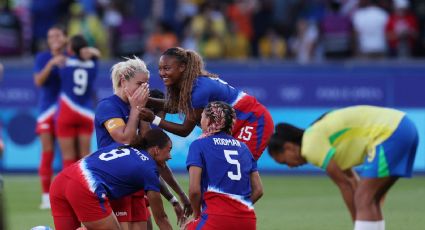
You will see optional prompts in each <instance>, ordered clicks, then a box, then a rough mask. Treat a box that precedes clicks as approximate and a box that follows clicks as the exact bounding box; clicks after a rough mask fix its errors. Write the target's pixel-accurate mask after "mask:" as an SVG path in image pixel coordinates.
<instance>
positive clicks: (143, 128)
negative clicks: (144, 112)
mask: <svg viewBox="0 0 425 230" xmlns="http://www.w3.org/2000/svg"><path fill="white" fill-rule="evenodd" d="M150 129H151V126H150V124H149V123H148V122H146V121H143V120H141V119H139V135H141V136H145V134H146V132H147V131H149V130H150Z"/></svg>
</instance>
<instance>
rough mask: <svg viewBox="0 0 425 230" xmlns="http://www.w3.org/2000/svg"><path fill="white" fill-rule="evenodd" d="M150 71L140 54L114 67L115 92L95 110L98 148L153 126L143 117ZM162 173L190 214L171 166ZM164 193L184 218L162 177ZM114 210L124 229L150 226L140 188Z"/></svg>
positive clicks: (118, 202)
mask: <svg viewBox="0 0 425 230" xmlns="http://www.w3.org/2000/svg"><path fill="white" fill-rule="evenodd" d="M149 75H150V73H149V71H148V69H147V67H146V65H145V63H144V62H143V61H142V60H140V59H139V58H137V57H134V58H131V59H127V60H126V61H122V62H119V63H117V64H115V65H114V66H113V67H112V75H111V79H112V86H113V90H114V95H112V96H110V97H107V98H104V99H102V100H101V101H100V102H99V104H98V106H97V108H96V113H95V129H96V137H97V144H98V147H104V146H107V145H109V144H111V143H114V142H116V143H122V144H125V143H129V142H130V140H132V139H133V138H134V137H135V136H136V135H143V133H145V132H146V131H147V130H149V129H150V127H149V123H147V122H144V121H142V120H140V118H139V110H140V109H141V108H142V107H144V106H145V104H146V101H147V97H148V95H149V89H148V84H147V83H148V81H149ZM159 172H160V174H161V176H162V177H164V178H165V179H166V182H167V183H168V184H169V185H170V186H171V187H172V188H173V190H174V191H176V192H177V194H179V197H180V200H181V201H182V202H183V204H185V209H186V212H187V213H190V202H189V199H188V198H187V196H186V194H185V193H184V192H183V190H182V189H181V187H180V186H179V184H178V183H177V181H176V179H175V178H174V176H173V174H172V172H171V169H170V168H169V167H168V166H167V165H166V164H164V165H163V167H159ZM161 193H162V194H163V195H164V197H166V198H167V199H168V200H169V201H170V202H171V203H172V205H173V208H174V210H175V211H176V214H177V217H178V219H179V220H181V218H182V217H183V212H182V211H181V206H180V203H179V202H178V200H177V199H176V198H175V197H174V196H173V195H172V193H171V192H169V190H168V188H167V186H166V185H165V184H164V183H163V181H162V179H161ZM112 209H113V210H114V212H115V213H121V214H124V213H126V215H117V217H118V221H119V222H120V224H121V226H123V228H126V227H125V226H129V225H130V223H131V226H133V227H136V226H139V227H136V228H142V229H144V228H146V226H145V225H146V224H147V223H146V222H147V221H148V220H149V219H150V218H149V212H148V209H147V208H146V203H145V200H144V192H143V191H140V192H138V193H136V194H133V195H131V196H128V197H124V198H122V199H120V200H116V201H113V202H112Z"/></svg>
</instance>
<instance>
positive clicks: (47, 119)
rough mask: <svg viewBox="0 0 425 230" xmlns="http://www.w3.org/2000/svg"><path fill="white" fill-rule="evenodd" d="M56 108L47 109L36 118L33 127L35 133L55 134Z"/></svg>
mask: <svg viewBox="0 0 425 230" xmlns="http://www.w3.org/2000/svg"><path fill="white" fill-rule="evenodd" d="M55 112H56V108H52V109H49V110H47V111H45V112H43V113H42V114H40V116H38V118H37V125H36V127H35V133H37V134H41V133H51V134H55V122H54V117H55Z"/></svg>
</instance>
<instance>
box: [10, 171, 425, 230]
mask: <svg viewBox="0 0 425 230" xmlns="http://www.w3.org/2000/svg"><path fill="white" fill-rule="evenodd" d="M178 179H179V181H180V183H182V185H183V186H184V188H185V189H186V188H187V179H186V177H185V176H179V178H178ZM262 179H263V184H264V190H265V193H264V196H263V198H262V199H261V200H260V201H259V202H258V203H257V204H256V206H255V209H256V213H257V218H258V222H257V226H258V229H264V230H274V229H276V230H280V229H289V230H292V229H293V230H296V229H300V230H306V229H314V230H319V229H326V230H339V229H352V224H351V220H350V218H349V215H348V212H347V211H346V209H345V206H344V204H343V202H342V199H341V197H340V195H339V192H338V190H337V188H336V186H334V185H333V184H332V182H331V181H330V180H329V179H328V178H326V177H322V176H283V175H279V176H263V177H262ZM4 180H5V202H6V207H5V208H6V209H5V213H6V215H7V222H8V228H7V229H9V230H29V229H30V228H31V227H33V226H37V225H49V226H53V220H52V218H51V216H50V212H49V211H41V210H39V209H38V205H39V202H40V186H39V183H38V178H37V177H36V176H35V175H26V176H11V175H8V176H5V177H4ZM186 191H187V189H186ZM166 207H167V213H168V214H169V217H170V219H171V220H172V222H173V223H174V224H175V215H174V213H173V212H172V211H171V209H169V208H170V207H169V205H168V203H167V204H166ZM384 214H385V217H386V225H387V229H388V230H403V229H406V230H408V229H425V177H423V176H418V177H415V178H413V179H409V180H407V179H404V180H403V179H402V180H399V181H398V182H397V183H396V185H395V186H394V187H393V188H392V189H391V191H390V193H389V194H388V196H387V199H386V202H385V207H384ZM175 228H176V229H177V227H175ZM155 229H156V228H155Z"/></svg>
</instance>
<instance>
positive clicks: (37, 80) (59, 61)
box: [34, 55, 66, 87]
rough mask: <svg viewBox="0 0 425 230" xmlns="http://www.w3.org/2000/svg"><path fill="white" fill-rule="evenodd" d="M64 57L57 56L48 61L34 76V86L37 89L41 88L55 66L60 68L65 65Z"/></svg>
mask: <svg viewBox="0 0 425 230" xmlns="http://www.w3.org/2000/svg"><path fill="white" fill-rule="evenodd" d="M65 60H66V57H65V56H64V55H57V56H55V57H53V58H51V59H50V60H49V62H47V64H46V65H45V66H44V67H43V69H41V71H40V72H38V73H35V74H34V84H35V85H36V86H38V87H40V86H42V85H43V84H44V82H45V81H46V80H47V78H48V77H49V75H50V72H52V70H53V68H54V67H55V66H60V65H63V64H64V63H65Z"/></svg>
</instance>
